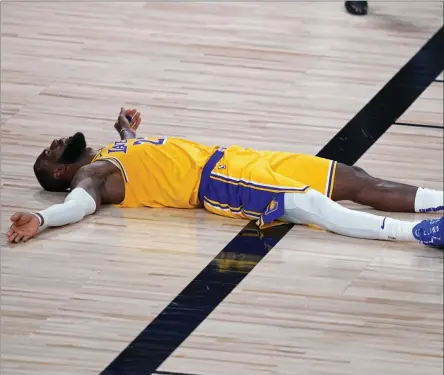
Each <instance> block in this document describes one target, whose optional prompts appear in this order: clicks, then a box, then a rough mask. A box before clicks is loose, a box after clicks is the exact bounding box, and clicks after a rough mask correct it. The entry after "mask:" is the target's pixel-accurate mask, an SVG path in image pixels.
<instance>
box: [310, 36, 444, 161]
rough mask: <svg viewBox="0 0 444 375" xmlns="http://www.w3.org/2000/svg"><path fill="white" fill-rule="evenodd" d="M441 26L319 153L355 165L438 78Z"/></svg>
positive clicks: (442, 58)
mask: <svg viewBox="0 0 444 375" xmlns="http://www.w3.org/2000/svg"><path fill="white" fill-rule="evenodd" d="M442 51H444V28H443V27H441V28H440V29H439V30H438V32H437V33H436V34H435V35H433V37H432V38H431V39H430V40H429V41H428V42H427V43H426V44H425V45H424V46H423V47H422V48H421V49H420V50H419V51H418V53H417V54H416V55H415V56H413V58H412V59H411V60H410V61H409V62H408V63H407V64H406V65H404V66H403V67H402V68H401V70H400V71H399V72H398V73H397V74H395V76H394V77H393V78H392V79H391V80H390V81H389V82H388V83H387V84H386V85H385V86H384V87H383V88H382V89H381V90H380V91H379V92H378V93H377V94H376V96H375V97H374V98H373V99H372V100H370V102H369V103H368V104H367V105H366V106H364V108H362V109H361V110H360V111H359V112H358V113H357V115H356V116H355V117H353V118H352V119H351V120H350V121H349V123H348V124H347V125H345V126H344V127H343V128H342V129H341V130H340V131H339V133H338V134H336V136H334V137H333V138H332V139H331V141H330V142H328V143H327V144H326V145H325V147H324V148H323V149H322V150H321V151H320V152H319V153H318V156H321V157H324V158H327V159H335V160H338V161H341V162H342V163H344V164H347V165H353V164H355V163H356V162H357V161H358V160H359V159H360V158H361V157H362V155H364V153H365V152H366V151H367V150H368V149H369V148H370V147H371V146H372V145H373V144H374V143H375V142H376V141H377V140H378V139H379V138H380V137H381V136H382V135H383V134H384V133H385V132H386V131H387V130H388V129H389V128H390V126H391V125H392V124H393V123H394V122H396V121H397V120H398V118H399V117H400V116H402V114H403V113H404V112H405V111H406V110H407V109H408V108H409V107H410V106H411V105H412V103H413V102H414V101H415V100H416V99H418V97H419V96H420V95H421V94H422V93H423V92H424V90H425V89H426V88H427V87H428V86H429V85H430V84H431V83H432V82H433V81H434V80H435V79H436V77H438V75H439V74H440V73H441V72H442V70H443V67H444V53H443V52H442Z"/></svg>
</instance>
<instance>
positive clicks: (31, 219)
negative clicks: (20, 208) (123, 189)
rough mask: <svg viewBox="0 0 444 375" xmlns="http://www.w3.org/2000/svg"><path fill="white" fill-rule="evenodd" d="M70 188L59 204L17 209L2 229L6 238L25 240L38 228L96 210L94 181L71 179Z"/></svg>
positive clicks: (97, 200) (97, 193) (72, 220)
mask: <svg viewBox="0 0 444 375" xmlns="http://www.w3.org/2000/svg"><path fill="white" fill-rule="evenodd" d="M73 187H74V188H73V190H72V191H71V192H70V193H69V194H68V196H67V197H66V199H65V201H64V202H63V203H62V204H55V205H53V206H51V207H49V208H47V209H46V210H43V211H40V212H35V213H31V212H17V213H15V214H14V215H12V216H11V219H10V220H11V221H12V225H11V227H10V229H9V231H8V232H7V233H6V236H7V238H8V241H9V242H15V243H19V242H26V241H28V240H29V239H30V238H32V237H34V236H35V235H36V234H37V233H38V232H39V229H40V231H41V230H44V229H45V228H47V227H59V226H63V225H68V224H73V223H76V222H78V221H80V220H82V219H83V218H84V217H85V216H88V215H91V214H93V213H94V212H96V211H97V210H98V209H99V207H100V204H101V197H100V191H99V189H98V185H97V184H96V183H94V180H93V179H92V178H90V177H86V178H83V179H81V180H80V181H78V182H77V183H76V182H75V181H73Z"/></svg>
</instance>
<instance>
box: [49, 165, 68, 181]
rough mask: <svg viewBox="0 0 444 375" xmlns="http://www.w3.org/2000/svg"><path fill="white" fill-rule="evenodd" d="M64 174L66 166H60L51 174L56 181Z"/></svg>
mask: <svg viewBox="0 0 444 375" xmlns="http://www.w3.org/2000/svg"><path fill="white" fill-rule="evenodd" d="M65 173H66V165H60V166H58V167H56V168H55V169H54V171H53V172H52V174H53V176H54V177H55V178H57V179H58V180H59V179H61V178H62V177H63V176H64V175H65Z"/></svg>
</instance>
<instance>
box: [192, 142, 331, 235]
mask: <svg viewBox="0 0 444 375" xmlns="http://www.w3.org/2000/svg"><path fill="white" fill-rule="evenodd" d="M336 164H337V163H336V162H334V161H331V160H327V159H323V158H319V157H316V156H311V155H304V154H292V153H286V152H272V151H255V150H252V149H244V148H240V147H238V146H232V147H229V148H227V149H220V150H217V151H216V152H215V153H214V154H213V155H212V156H211V158H210V159H209V160H208V162H207V163H206V165H205V167H204V169H203V171H202V178H201V182H200V187H199V201H200V202H201V203H202V204H203V205H204V207H205V208H206V209H207V210H208V211H210V212H212V213H215V214H218V215H222V216H228V217H234V218H243V219H250V220H256V221H257V224H258V226H259V227H263V226H265V225H267V224H270V223H272V222H275V221H276V220H277V219H278V218H279V217H281V216H282V215H283V214H284V193H297V194H304V193H305V192H306V191H307V190H308V189H315V190H317V191H319V192H320V193H322V194H324V195H326V196H328V197H331V195H332V192H333V188H334V179H335V172H336Z"/></svg>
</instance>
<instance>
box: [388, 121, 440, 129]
mask: <svg viewBox="0 0 444 375" xmlns="http://www.w3.org/2000/svg"><path fill="white" fill-rule="evenodd" d="M394 125H400V126H411V127H413V128H429V129H444V125H428V124H415V123H411V122H395V123H394Z"/></svg>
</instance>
